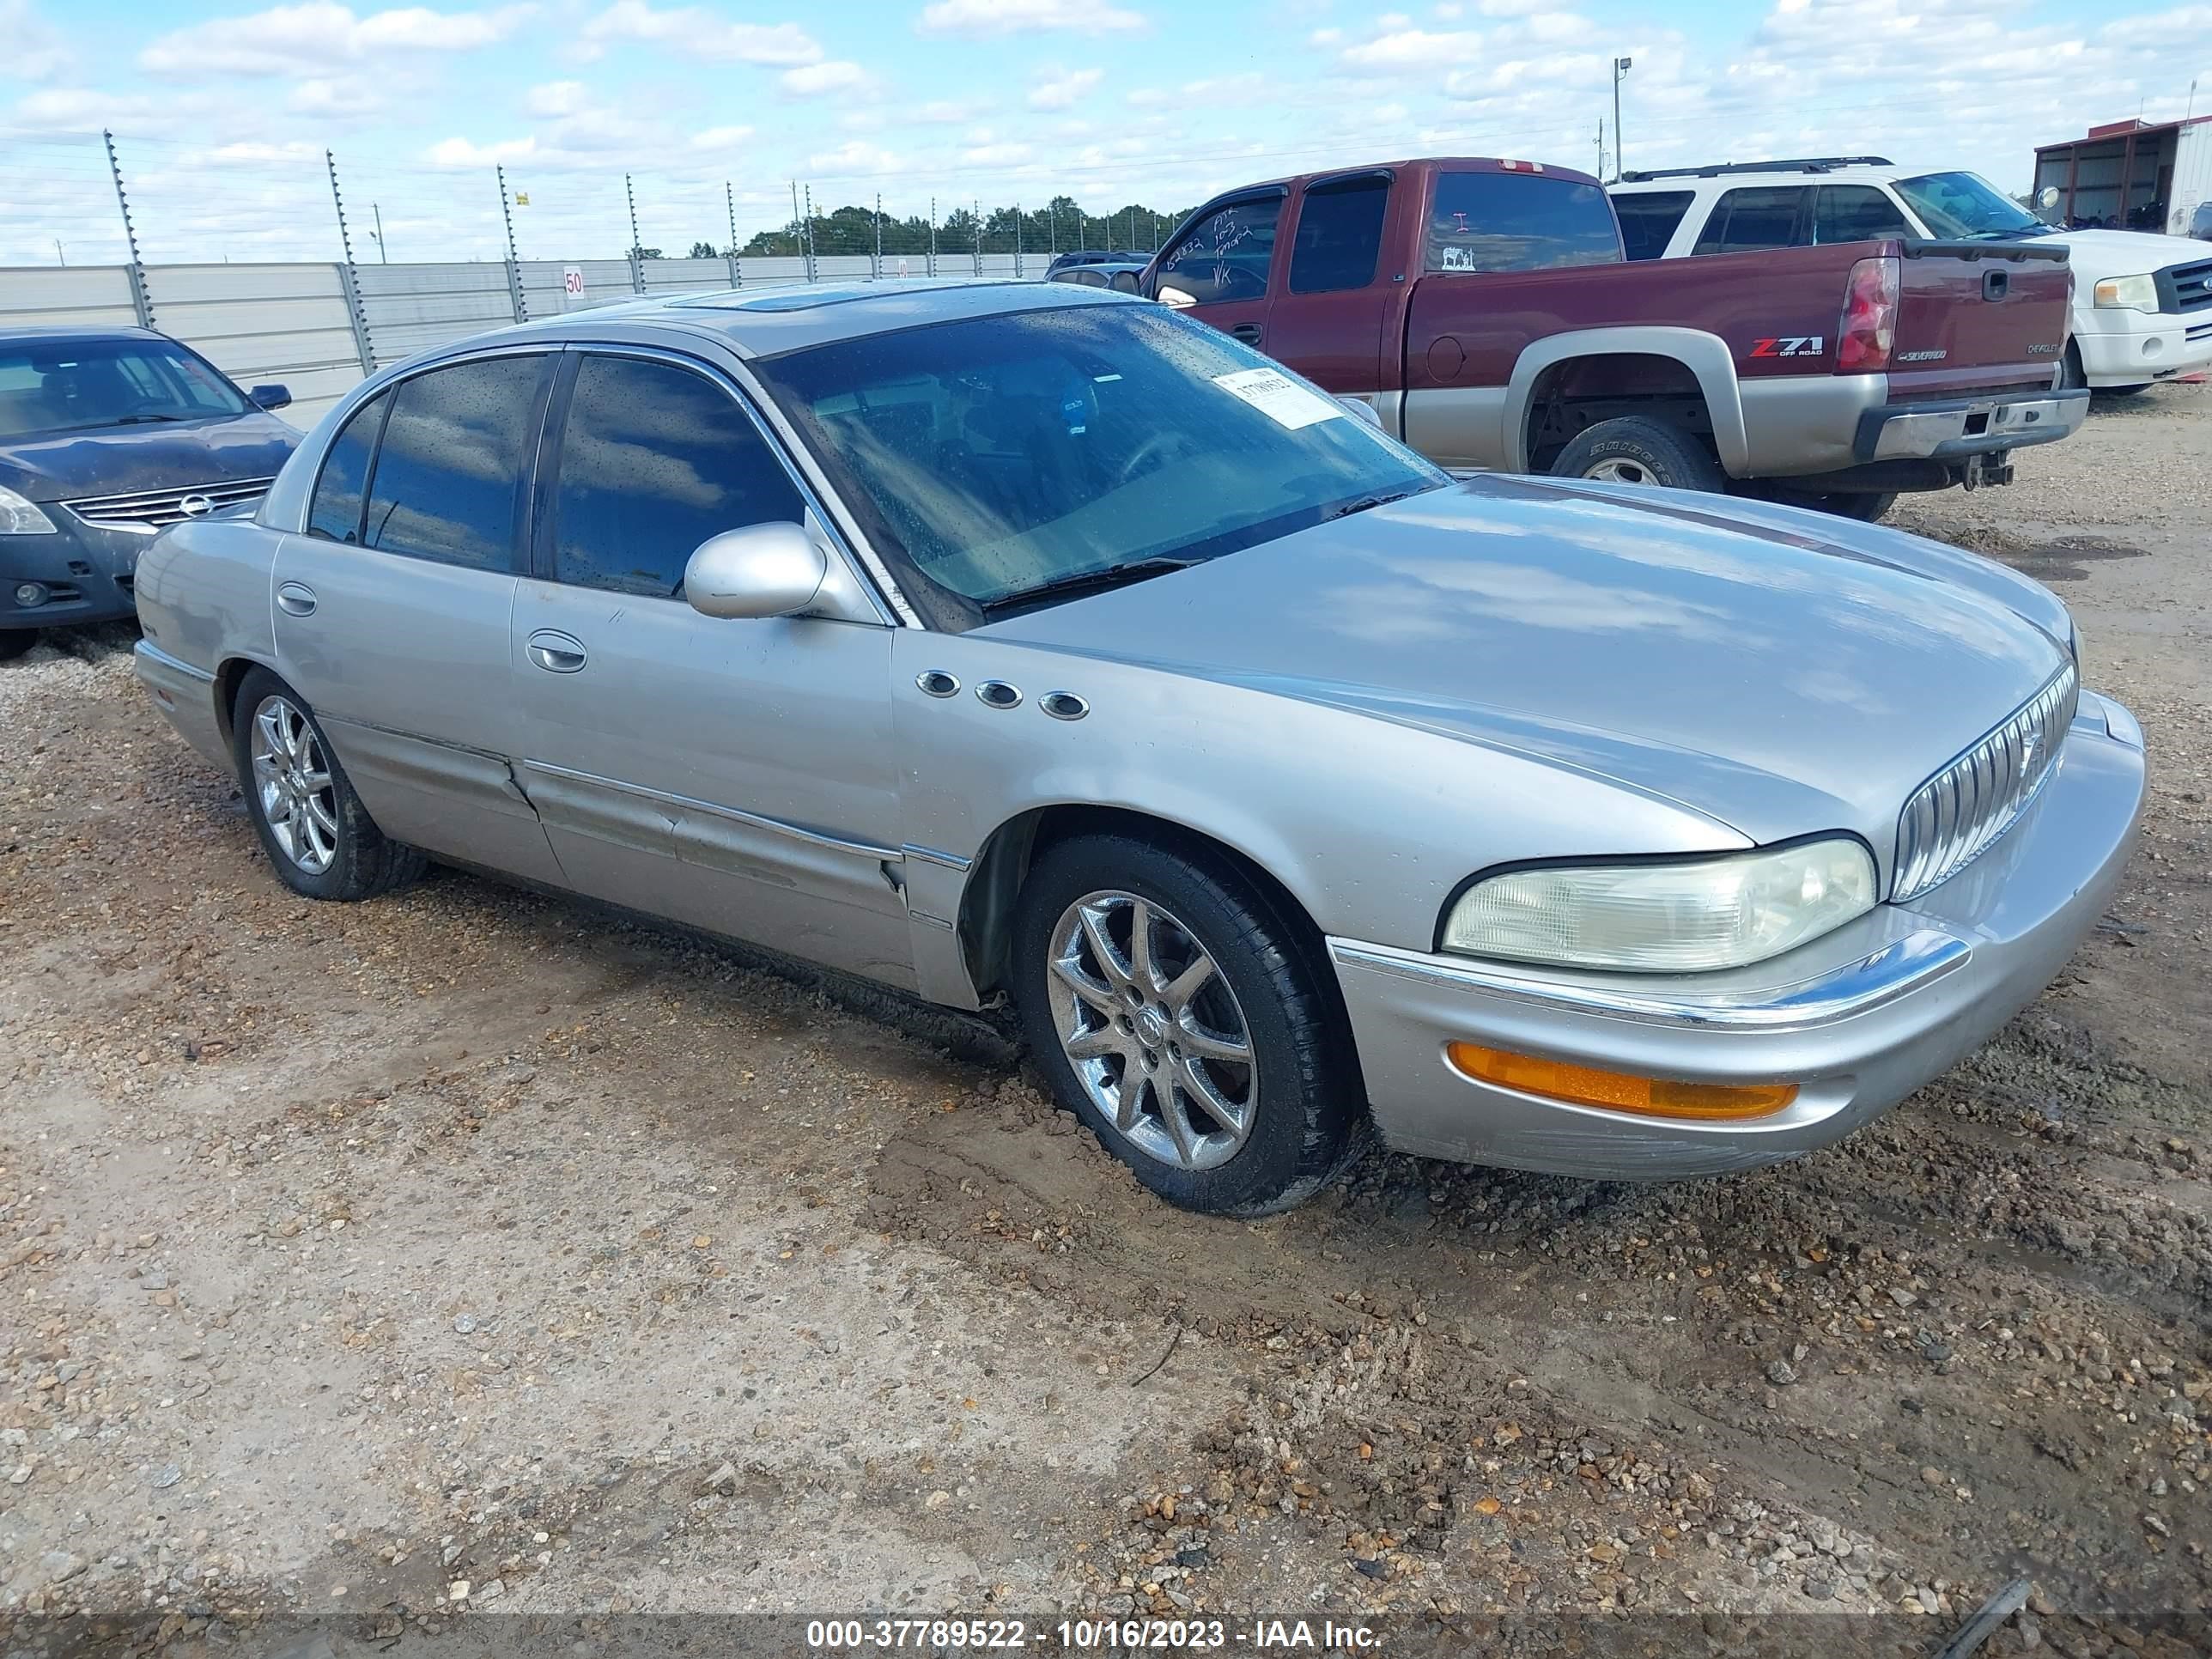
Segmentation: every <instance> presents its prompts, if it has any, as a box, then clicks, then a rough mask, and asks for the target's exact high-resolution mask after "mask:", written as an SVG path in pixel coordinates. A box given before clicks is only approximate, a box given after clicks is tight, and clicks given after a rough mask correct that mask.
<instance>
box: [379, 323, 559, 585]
mask: <svg viewBox="0 0 2212 1659" xmlns="http://www.w3.org/2000/svg"><path fill="white" fill-rule="evenodd" d="M549 362H550V358H548V357H545V356H515V357H480V358H478V359H477V360H476V361H475V362H465V363H456V364H454V365H453V367H452V368H435V369H432V370H431V371H430V372H429V373H428V374H417V375H416V377H415V378H414V379H413V380H407V381H404V382H402V383H401V385H400V386H399V387H398V390H396V391H395V392H393V393H392V414H391V417H390V418H389V419H388V420H386V422H385V423H384V441H383V443H382V444H381V445H380V447H379V448H378V450H377V453H376V470H375V471H374V474H372V475H371V477H372V482H371V483H370V485H369V491H368V525H367V526H366V533H365V534H364V535H363V537H362V541H363V542H364V543H365V544H367V545H368V546H370V547H374V548H381V549H383V550H386V551H387V552H392V553H407V554H411V555H413V556H416V557H417V558H424V559H438V560H441V561H443V562H446V563H447V564H459V565H467V566H470V567H471V568H475V569H478V570H513V569H514V568H515V523H516V520H517V518H518V516H519V509H520V505H521V501H522V495H523V488H524V483H525V475H526V472H527V471H528V470H529V469H528V462H529V459H530V445H531V441H532V438H533V437H534V436H535V435H536V433H537V426H538V413H539V404H538V398H539V393H540V391H541V390H542V388H543V386H544V379H545V373H546V368H547V365H548V364H549Z"/></svg>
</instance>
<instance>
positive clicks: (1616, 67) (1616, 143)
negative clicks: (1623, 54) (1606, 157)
mask: <svg viewBox="0 0 2212 1659" xmlns="http://www.w3.org/2000/svg"><path fill="white" fill-rule="evenodd" d="M1634 66H1635V59H1633V58H1614V59H1613V183H1615V184H1619V183H1620V168H1621V164H1622V163H1623V162H1624V161H1626V160H1627V159H1628V147H1627V146H1626V144H1624V143H1621V141H1620V82H1621V78H1622V77H1623V76H1626V74H1627V73H1628V71H1629V70H1631V69H1632V68H1633V67H1634Z"/></svg>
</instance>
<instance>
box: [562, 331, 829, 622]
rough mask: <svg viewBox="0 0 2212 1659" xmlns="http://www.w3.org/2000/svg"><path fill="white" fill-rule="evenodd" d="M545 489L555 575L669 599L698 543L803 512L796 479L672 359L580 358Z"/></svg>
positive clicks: (707, 383)
mask: <svg viewBox="0 0 2212 1659" xmlns="http://www.w3.org/2000/svg"><path fill="white" fill-rule="evenodd" d="M559 465H560V471H559V472H558V474H557V476H556V480H555V483H554V488H553V534H554V544H553V546H554V550H553V574H554V577H555V579H556V580H559V581H564V582H569V583H573V584H574V585H575V586H580V587H604V588H608V589H611V591H613V592H617V593H641V594H646V595H649V596H651V597H653V598H656V599H673V598H675V597H677V596H678V594H680V593H681V592H683V589H684V565H685V563H686V562H688V561H689V560H690V557H691V555H692V553H693V551H694V550H696V548H697V547H698V545H699V544H700V543H702V542H703V541H705V540H706V539H707V538H708V537H710V536H717V535H720V533H721V532H723V531H725V530H739V529H742V528H744V526H747V525H753V524H765V523H768V522H769V521H770V520H777V519H782V520H788V521H789V522H791V523H793V524H797V523H799V522H800V521H801V520H804V519H805V514H806V506H805V501H803V500H802V499H801V498H800V495H799V486H798V485H796V484H794V483H793V482H792V481H791V475H790V474H789V473H788V472H787V471H784V467H783V463H782V461H781V459H778V457H777V456H776V454H775V451H773V450H772V449H770V448H769V445H768V441H767V440H766V439H764V438H763V437H762V436H761V435H760V429H759V428H757V427H756V426H755V425H754V424H753V422H752V419H751V417H750V416H748V415H747V414H746V413H745V411H744V410H742V409H740V408H739V407H738V404H737V401H736V400H735V399H734V398H732V397H731V396H730V394H729V393H728V392H725V391H724V390H723V389H722V388H721V387H720V386H716V385H715V384H714V382H713V381H712V380H708V379H707V378H706V377H705V376H703V375H700V374H693V373H691V372H690V370H689V369H684V368H677V367H676V366H675V365H674V364H672V363H655V362H644V361H641V360H640V359H638V358H635V357H586V358H585V359H584V361H583V362H582V364H581V365H580V367H579V368H577V371H576V388H575V392H574V395H573V396H571V398H569V401H568V422H567V424H566V425H565V427H564V428H562V439H561V459H560V464H559Z"/></svg>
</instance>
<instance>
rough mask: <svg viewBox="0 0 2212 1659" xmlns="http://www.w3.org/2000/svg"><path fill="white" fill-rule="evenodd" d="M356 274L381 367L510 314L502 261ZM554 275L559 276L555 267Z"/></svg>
mask: <svg viewBox="0 0 2212 1659" xmlns="http://www.w3.org/2000/svg"><path fill="white" fill-rule="evenodd" d="M617 263H619V262H617ZM356 276H357V278H358V280H359V283H360V284H361V301H362V309H363V310H364V311H365V312H367V313H368V343H369V348H370V349H371V351H372V352H373V353H374V356H375V358H376V364H377V367H378V368H382V367H384V365H386V363H396V362H399V361H400V359H402V358H403V357H411V356H414V355H415V354H416V352H418V351H427V350H428V349H430V348H431V347H432V346H435V345H443V344H444V343H446V342H447V341H448V340H459V339H464V338H465V337H468V336H469V335H471V334H481V333H483V331H484V330H486V329H488V328H499V327H501V326H503V325H506V324H508V323H511V322H513V320H514V301H513V299H512V298H511V297H510V295H509V294H508V291H507V267H506V265H505V264H487V263H485V262H483V261H482V260H473V259H472V260H469V261H466V262H465V263H455V264H404V265H381V264H380V265H362V266H360V267H358V268H357V270H356ZM554 280H555V282H556V283H558V282H559V280H560V277H559V273H558V272H557V271H556V273H555V276H554ZM156 314H157V315H158V314H159V313H156Z"/></svg>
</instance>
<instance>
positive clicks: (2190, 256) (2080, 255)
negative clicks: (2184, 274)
mask: <svg viewBox="0 0 2212 1659" xmlns="http://www.w3.org/2000/svg"><path fill="white" fill-rule="evenodd" d="M2039 240H2042V241H2045V242H2055V243H2057V244H2059V245H2060V246H2063V247H2064V248H2065V249H2066V250H2067V255H2066V263H2067V264H2069V265H2070V266H2072V267H2073V270H2074V275H2075V283H2076V286H2077V287H2078V286H2079V285H2080V284H2081V283H2093V282H2097V281H2099V280H2100V279H2101V278H2103V277H2106V276H2143V275H2145V274H2147V273H2148V272H2150V271H2154V270H2165V269H2166V267H2167V266H2168V265H2191V264H2203V262H2204V261H2205V260H2206V259H2208V258H2212V253H2208V252H2206V251H2205V247H2204V244H2203V243H2202V242H2197V241H2192V240H2190V239H2189V238H2188V237H2186V236H2160V235H2159V234H2156V233H2155V232H2153V231H2148V230H2069V231H2062V232H2058V233H2057V234H2053V235H2050V236H2045V237H2042V238H2040V239H2039ZM2082 297H2084V298H2085V299H2086V297H2087V296H2086V295H2084V296H2082Z"/></svg>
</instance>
